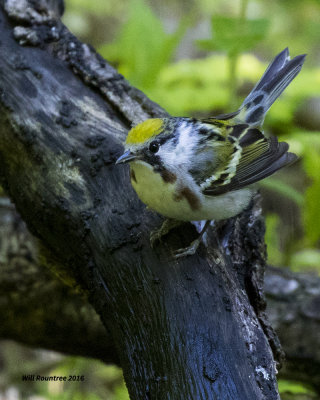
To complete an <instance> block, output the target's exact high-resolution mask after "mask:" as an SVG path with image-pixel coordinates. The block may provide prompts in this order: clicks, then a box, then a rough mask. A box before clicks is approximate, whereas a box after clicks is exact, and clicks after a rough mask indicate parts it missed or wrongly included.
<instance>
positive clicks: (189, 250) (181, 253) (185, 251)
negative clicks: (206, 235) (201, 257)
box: [174, 237, 202, 258]
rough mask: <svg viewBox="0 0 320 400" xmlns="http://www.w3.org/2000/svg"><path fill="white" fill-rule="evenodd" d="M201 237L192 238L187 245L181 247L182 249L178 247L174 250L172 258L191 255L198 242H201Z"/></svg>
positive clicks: (195, 249)
mask: <svg viewBox="0 0 320 400" xmlns="http://www.w3.org/2000/svg"><path fill="white" fill-rule="evenodd" d="M201 240H202V237H199V238H198V239H196V240H194V241H193V242H192V243H191V244H190V246H188V247H183V248H182V249H178V250H176V251H175V252H174V258H182V257H187V256H193V255H194V254H195V252H196V251H197V249H198V247H199V245H200V243H201Z"/></svg>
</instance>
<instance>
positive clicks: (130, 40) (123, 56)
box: [99, 0, 190, 89]
mask: <svg viewBox="0 0 320 400" xmlns="http://www.w3.org/2000/svg"><path fill="white" fill-rule="evenodd" d="M129 4H130V12H129V20H128V21H127V23H126V24H124V26H123V27H122V30H121V32H120V34H119V36H118V38H117V39H116V41H115V42H113V43H112V44H107V45H104V46H102V47H101V48H100V49H99V51H100V52H101V54H102V55H103V56H104V57H106V58H107V59H108V60H109V61H113V62H115V63H117V64H118V69H119V71H120V72H121V73H123V74H124V75H125V76H126V78H128V79H129V80H130V82H131V83H132V84H133V85H135V86H138V87H139V88H140V89H146V88H148V87H150V86H152V85H153V84H154V82H155V80H156V78H157V75H158V74H159V71H160V70H161V69H162V68H163V67H164V66H165V65H166V64H168V62H169V61H170V58H171V56H172V54H173V52H174V50H175V49H176V47H177V45H178V44H179V42H180V40H181V38H182V36H183V35H184V33H185V31H186V29H187V27H188V26H189V24H190V18H189V17H185V18H184V19H182V21H181V22H180V25H179V27H178V29H177V30H176V32H175V33H173V34H171V35H169V34H167V33H165V31H164V28H163V26H162V23H161V21H160V20H159V19H158V18H157V17H156V16H155V15H154V14H153V12H152V10H151V8H150V7H149V6H147V5H146V4H145V3H144V2H143V0H133V1H131V2H130V3H129Z"/></svg>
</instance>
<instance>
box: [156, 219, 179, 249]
mask: <svg viewBox="0 0 320 400" xmlns="http://www.w3.org/2000/svg"><path fill="white" fill-rule="evenodd" d="M181 224H183V221H178V220H176V219H171V218H166V219H165V220H164V221H163V224H162V225H161V227H160V228H158V229H155V230H154V231H152V232H151V235H150V243H151V247H152V248H154V246H155V244H156V243H157V242H158V241H161V238H162V236H165V235H167V234H168V233H169V232H170V231H171V230H172V229H174V228H176V227H178V226H179V225H181Z"/></svg>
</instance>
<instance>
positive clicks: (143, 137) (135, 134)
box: [126, 118, 163, 144]
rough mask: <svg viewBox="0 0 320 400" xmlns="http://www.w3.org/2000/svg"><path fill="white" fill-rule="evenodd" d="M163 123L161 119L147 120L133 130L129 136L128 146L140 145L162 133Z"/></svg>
mask: <svg viewBox="0 0 320 400" xmlns="http://www.w3.org/2000/svg"><path fill="white" fill-rule="evenodd" d="M162 125H163V122H162V120H161V119H160V118H151V119H147V120H146V121H144V122H141V124H138V125H137V126H135V127H134V128H132V129H131V130H130V131H129V133H128V136H127V139H126V144H140V143H144V142H146V141H147V140H148V139H150V138H152V137H153V136H156V135H157V134H158V133H160V131H161V128H162Z"/></svg>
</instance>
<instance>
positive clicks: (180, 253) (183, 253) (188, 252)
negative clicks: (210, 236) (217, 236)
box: [174, 221, 211, 258]
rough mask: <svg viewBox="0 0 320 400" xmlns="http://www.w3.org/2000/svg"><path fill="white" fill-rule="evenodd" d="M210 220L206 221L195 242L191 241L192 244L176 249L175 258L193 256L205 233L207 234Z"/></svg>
mask: <svg viewBox="0 0 320 400" xmlns="http://www.w3.org/2000/svg"><path fill="white" fill-rule="evenodd" d="M210 222H211V221H206V223H205V224H204V226H203V228H202V230H201V232H200V234H199V236H198V238H197V239H196V240H194V241H193V242H191V244H190V246H188V247H184V248H182V249H178V250H176V251H175V252H174V258H182V257H187V256H193V255H194V254H195V252H196V251H197V250H198V247H199V245H200V243H201V241H202V238H203V235H204V234H205V232H206V230H207V229H208V227H209V225H210Z"/></svg>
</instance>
